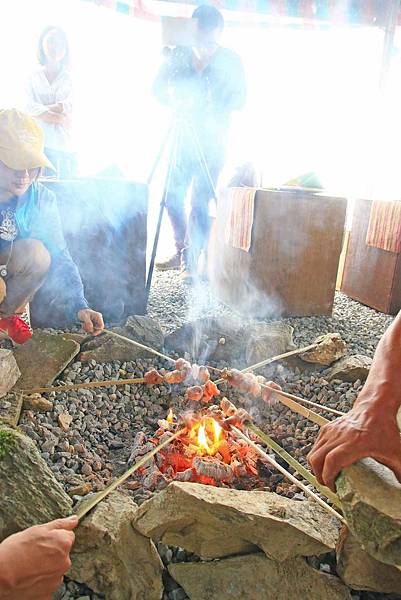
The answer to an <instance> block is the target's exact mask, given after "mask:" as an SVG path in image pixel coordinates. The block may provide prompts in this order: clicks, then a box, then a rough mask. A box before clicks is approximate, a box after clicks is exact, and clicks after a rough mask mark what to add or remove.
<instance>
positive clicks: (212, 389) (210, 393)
mask: <svg viewBox="0 0 401 600" xmlns="http://www.w3.org/2000/svg"><path fill="white" fill-rule="evenodd" d="M202 388H203V402H204V403H205V404H207V403H208V402H210V400H211V399H212V398H214V396H220V390H219V389H218V387H217V385H216V384H215V383H213V381H210V379H209V381H207V382H206V383H205V384H204V385H203V386H202Z"/></svg>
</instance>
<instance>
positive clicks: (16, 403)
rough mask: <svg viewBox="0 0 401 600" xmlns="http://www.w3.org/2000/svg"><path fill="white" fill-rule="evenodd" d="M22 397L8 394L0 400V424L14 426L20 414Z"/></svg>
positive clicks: (11, 393) (17, 394) (18, 394)
mask: <svg viewBox="0 0 401 600" xmlns="http://www.w3.org/2000/svg"><path fill="white" fill-rule="evenodd" d="M22 401H23V396H22V394H20V393H18V392H17V393H13V392H10V393H9V394H8V395H7V396H6V397H5V398H3V399H1V400H0V423H4V424H7V425H12V426H16V425H18V421H19V418H20V414H21V409H22Z"/></svg>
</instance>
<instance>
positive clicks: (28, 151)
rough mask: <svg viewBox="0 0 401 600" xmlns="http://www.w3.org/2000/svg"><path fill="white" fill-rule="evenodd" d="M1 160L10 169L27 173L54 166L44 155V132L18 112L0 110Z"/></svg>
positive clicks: (30, 119)
mask: <svg viewBox="0 0 401 600" xmlns="http://www.w3.org/2000/svg"><path fill="white" fill-rule="evenodd" d="M0 160H1V162H3V163H4V164H5V165H6V167H8V168H9V169H14V170H16V171H25V170H28V169H36V168H37V167H49V168H50V169H53V170H55V169H54V167H53V165H52V164H51V162H50V161H49V159H48V158H47V157H46V156H45V153H44V137H43V131H42V130H41V128H40V127H39V125H38V124H37V123H36V121H35V120H34V119H33V118H32V117H30V116H29V115H26V114H25V113H23V112H20V111H18V110H15V109H14V108H13V109H10V110H0Z"/></svg>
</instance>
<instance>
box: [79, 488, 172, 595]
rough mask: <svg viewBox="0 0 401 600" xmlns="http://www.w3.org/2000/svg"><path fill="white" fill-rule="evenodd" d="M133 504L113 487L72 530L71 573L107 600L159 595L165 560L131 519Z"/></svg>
mask: <svg viewBox="0 0 401 600" xmlns="http://www.w3.org/2000/svg"><path fill="white" fill-rule="evenodd" d="M136 510H137V506H136V505H135V504H134V502H133V501H132V500H131V499H130V498H129V497H128V496H126V495H125V494H123V493H121V492H114V493H112V494H111V495H110V496H108V497H107V498H106V499H105V500H103V501H102V502H101V503H100V504H98V506H97V507H96V508H95V509H94V510H92V511H91V512H90V513H89V515H88V516H87V517H85V519H84V520H83V521H82V523H81V524H80V525H79V527H78V528H77V530H76V541H75V544H74V548H73V552H72V554H71V560H72V569H71V571H70V576H71V577H72V578H73V579H74V580H75V581H79V582H81V583H85V584H86V585H87V586H89V587H90V588H91V589H92V590H94V591H95V592H98V593H101V594H103V595H104V596H105V597H106V598H107V600H160V599H161V597H162V594H163V583H162V571H163V563H162V562H161V559H160V557H159V554H158V552H157V550H156V548H155V546H154V544H153V542H152V541H151V540H149V539H148V538H146V537H144V536H143V535H141V534H140V533H138V531H136V530H135V529H134V528H133V527H132V525H131V521H132V519H133V518H134V516H135V513H136Z"/></svg>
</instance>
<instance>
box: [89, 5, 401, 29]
mask: <svg viewBox="0 0 401 600" xmlns="http://www.w3.org/2000/svg"><path fill="white" fill-rule="evenodd" d="M83 1H86V2H92V3H94V4H96V5H98V6H103V7H107V8H110V9H112V10H115V11H117V12H119V13H121V14H125V15H128V16H133V17H137V18H144V19H152V20H158V19H159V18H160V15H161V14H162V12H163V11H164V9H165V6H163V5H162V3H161V2H160V9H158V7H157V4H158V0H83ZM167 1H168V2H171V3H174V4H181V5H185V6H188V5H193V6H196V5H199V4H202V3H203V2H207V3H209V4H212V5H214V6H216V8H219V9H222V10H223V9H224V10H231V11H241V12H249V13H257V14H260V15H266V16H272V17H286V18H298V19H305V20H308V21H311V20H314V19H316V21H318V22H330V23H334V24H341V23H350V24H358V25H375V26H381V27H382V26H383V25H385V23H386V19H387V12H388V9H389V0H387V1H384V0H167ZM164 2H166V0H164ZM400 22H401V12H400Z"/></svg>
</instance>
